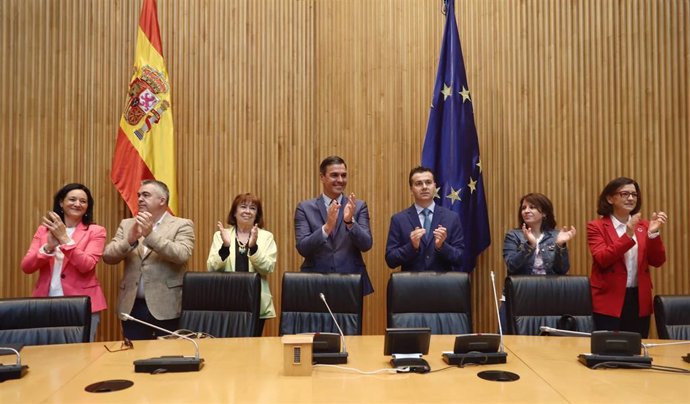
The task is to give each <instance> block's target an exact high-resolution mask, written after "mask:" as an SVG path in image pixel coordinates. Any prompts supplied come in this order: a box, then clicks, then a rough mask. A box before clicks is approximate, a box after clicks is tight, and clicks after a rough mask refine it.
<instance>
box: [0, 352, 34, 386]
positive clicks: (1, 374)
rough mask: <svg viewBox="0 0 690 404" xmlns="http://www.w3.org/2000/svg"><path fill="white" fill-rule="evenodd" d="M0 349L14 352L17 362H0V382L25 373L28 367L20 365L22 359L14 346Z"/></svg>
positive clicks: (17, 377)
mask: <svg viewBox="0 0 690 404" xmlns="http://www.w3.org/2000/svg"><path fill="white" fill-rule="evenodd" d="M0 351H11V352H14V354H15V356H16V357H17V362H16V363H14V364H12V365H4V364H2V363H0V382H4V381H5V380H12V379H20V378H21V377H22V376H24V375H25V374H26V372H27V371H28V369H29V367H28V366H26V365H22V359H21V357H20V356H19V351H17V350H16V349H14V348H9V347H0Z"/></svg>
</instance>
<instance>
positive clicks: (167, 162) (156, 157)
mask: <svg viewBox="0 0 690 404" xmlns="http://www.w3.org/2000/svg"><path fill="white" fill-rule="evenodd" d="M136 46H137V47H136V51H135V54H134V75H133V76H132V80H131V81H130V83H129V90H128V92H127V102H126V104H125V106H124V112H123V113H122V118H120V127H119V129H118V133H117V144H116V145H115V155H114V156H113V166H112V172H111V174H110V178H111V179H112V181H113V183H114V184H115V187H116V188H117V190H118V191H119V192H120V194H121V195H122V198H123V199H124V200H125V202H126V203H127V206H128V207H129V210H130V211H132V214H133V215H135V214H136V213H137V191H138V190H139V187H140V185H141V181H142V180H145V179H156V180H159V181H162V182H164V183H165V184H166V185H167V186H168V188H169V189H170V200H169V201H168V207H169V210H170V212H171V213H172V214H176V213H177V165H176V163H175V136H174V132H173V117H172V108H171V105H170V104H171V102H170V82H169V80H168V72H167V70H166V68H165V60H163V46H162V44H161V35H160V30H159V29H158V11H157V7H156V0H144V5H143V7H142V9H141V17H140V19H139V30H138V33H137V45H136Z"/></svg>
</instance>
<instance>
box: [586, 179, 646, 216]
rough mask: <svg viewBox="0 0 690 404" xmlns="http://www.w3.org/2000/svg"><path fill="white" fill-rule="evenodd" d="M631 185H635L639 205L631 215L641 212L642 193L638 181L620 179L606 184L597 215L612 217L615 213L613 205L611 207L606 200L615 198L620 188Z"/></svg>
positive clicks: (600, 196)
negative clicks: (610, 197)
mask: <svg viewBox="0 0 690 404" xmlns="http://www.w3.org/2000/svg"><path fill="white" fill-rule="evenodd" d="M629 184H633V185H635V192H637V205H635V209H633V210H632V212H630V214H631V215H634V214H635V213H637V212H639V211H640V209H641V208H642V193H641V192H640V184H638V183H637V181H635V180H634V179H632V178H628V177H618V178H616V179H613V180H611V181H609V183H608V184H606V186H605V187H604V189H603V190H602V191H601V194H600V195H599V201H598V202H597V213H598V214H600V215H601V216H609V215H611V214H612V213H613V205H611V204H610V203H609V201H607V200H606V198H607V197H609V196H613V195H614V194H615V193H616V191H618V188H620V187H622V186H623V185H629Z"/></svg>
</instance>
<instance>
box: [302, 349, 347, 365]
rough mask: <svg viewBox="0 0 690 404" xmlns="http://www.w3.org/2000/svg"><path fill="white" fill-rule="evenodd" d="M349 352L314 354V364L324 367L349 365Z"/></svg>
mask: <svg viewBox="0 0 690 404" xmlns="http://www.w3.org/2000/svg"><path fill="white" fill-rule="evenodd" d="M347 356H348V355H347V352H314V353H312V357H311V359H312V362H314V363H319V364H323V365H343V364H346V363H347Z"/></svg>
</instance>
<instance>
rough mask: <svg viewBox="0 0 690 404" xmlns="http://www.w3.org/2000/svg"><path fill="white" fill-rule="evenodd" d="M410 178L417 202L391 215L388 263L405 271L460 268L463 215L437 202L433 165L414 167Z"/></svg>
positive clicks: (453, 269) (387, 243)
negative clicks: (435, 199) (461, 216)
mask: <svg viewBox="0 0 690 404" xmlns="http://www.w3.org/2000/svg"><path fill="white" fill-rule="evenodd" d="M409 182H410V191H412V195H413V196H414V205H412V206H410V207H409V208H407V209H405V210H403V211H402V212H398V213H396V214H395V215H393V217H391V225H390V229H389V230H388V241H387V242H386V263H387V264H388V266H389V267H390V268H397V267H402V270H403V271H460V267H461V262H462V250H463V242H462V228H461V225H460V217H459V216H458V215H457V213H455V212H453V211H451V210H449V209H446V208H444V207H442V206H439V205H436V204H435V203H434V196H435V195H436V182H435V181H434V173H432V172H431V169H429V168H426V167H421V166H419V167H415V168H413V169H412V171H410V176H409Z"/></svg>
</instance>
